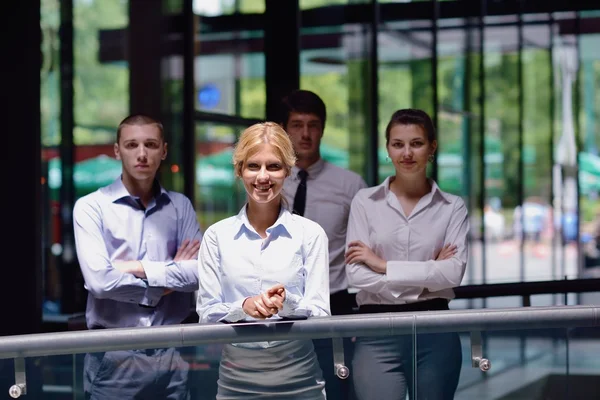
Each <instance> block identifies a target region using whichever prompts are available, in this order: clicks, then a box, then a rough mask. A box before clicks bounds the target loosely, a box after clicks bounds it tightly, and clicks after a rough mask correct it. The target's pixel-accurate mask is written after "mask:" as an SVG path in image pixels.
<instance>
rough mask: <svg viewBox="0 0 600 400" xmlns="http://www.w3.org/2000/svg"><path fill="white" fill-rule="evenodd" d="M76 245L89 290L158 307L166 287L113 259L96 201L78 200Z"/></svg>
mask: <svg viewBox="0 0 600 400" xmlns="http://www.w3.org/2000/svg"><path fill="white" fill-rule="evenodd" d="M73 229H74V232H75V247H76V251H77V258H78V260H79V265H80V267H81V272H82V275H83V278H84V280H85V286H86V289H87V290H88V291H89V292H90V293H91V294H92V295H93V296H94V297H96V298H98V299H111V300H115V301H122V302H127V303H137V304H141V305H145V306H155V305H156V304H157V303H158V301H159V300H160V298H161V297H162V295H163V294H164V293H165V289H164V288H162V287H150V286H149V285H148V283H146V282H145V281H144V280H143V279H140V278H138V277H136V276H134V275H132V274H129V273H124V272H122V271H121V270H119V269H118V268H115V266H114V265H113V263H112V262H111V261H110V258H109V256H108V252H107V251H106V245H105V243H104V237H103V235H102V215H101V212H100V208H99V207H98V206H96V205H94V204H90V203H87V202H82V201H78V202H77V203H76V204H75V207H74V209H73Z"/></svg>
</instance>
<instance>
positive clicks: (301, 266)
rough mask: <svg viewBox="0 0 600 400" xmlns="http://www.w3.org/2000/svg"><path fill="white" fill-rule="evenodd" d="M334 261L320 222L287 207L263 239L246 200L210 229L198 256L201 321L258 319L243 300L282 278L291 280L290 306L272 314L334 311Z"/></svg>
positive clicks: (286, 304)
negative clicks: (331, 271)
mask: <svg viewBox="0 0 600 400" xmlns="http://www.w3.org/2000/svg"><path fill="white" fill-rule="evenodd" d="M328 265H329V256H328V252H327V235H326V234H325V231H323V229H322V228H321V227H320V226H319V225H318V224H316V223H315V222H313V221H310V220H308V219H306V218H303V217H301V216H299V215H293V214H292V213H291V212H290V211H288V210H287V209H286V208H284V207H282V208H281V211H280V213H279V217H278V218H277V221H276V222H275V223H274V224H273V226H271V227H270V228H268V229H267V237H266V238H265V239H263V238H261V237H260V235H259V234H258V233H257V232H256V230H255V229H254V228H253V227H252V225H251V224H250V222H249V221H248V217H247V215H246V206H244V207H243V208H242V210H241V211H240V212H239V214H238V215H236V216H233V217H229V218H226V219H224V220H222V221H219V222H217V223H215V224H214V225H212V226H211V227H210V228H208V230H207V231H206V233H205V234H204V237H203V240H202V244H201V246H200V254H199V257H198V274H199V275H198V278H199V281H200V283H199V291H198V303H197V308H196V309H197V311H198V315H199V316H200V322H201V323H203V322H204V323H206V322H219V321H223V322H238V321H253V320H255V318H253V317H251V316H249V315H247V314H246V313H245V312H244V310H243V309H242V303H243V302H244V300H245V299H246V298H248V297H252V296H256V295H258V294H260V293H263V292H265V291H267V289H269V288H271V287H272V286H274V285H275V284H277V283H282V284H283V285H284V286H285V290H286V292H285V293H286V295H285V301H284V308H283V310H281V311H280V312H279V313H278V314H276V315H274V316H273V317H271V319H281V317H295V316H302V317H311V316H328V315H331V312H330V309H329V275H328Z"/></svg>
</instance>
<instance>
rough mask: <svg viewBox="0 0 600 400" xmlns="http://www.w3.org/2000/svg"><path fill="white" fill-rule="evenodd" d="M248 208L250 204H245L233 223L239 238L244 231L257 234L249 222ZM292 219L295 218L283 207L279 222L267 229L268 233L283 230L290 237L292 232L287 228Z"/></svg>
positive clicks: (278, 218)
mask: <svg viewBox="0 0 600 400" xmlns="http://www.w3.org/2000/svg"><path fill="white" fill-rule="evenodd" d="M247 207H248V203H246V204H244V207H242V209H241V210H240V212H239V213H238V215H237V216H236V218H235V220H234V222H233V223H234V231H235V233H236V236H238V235H239V234H240V233H241V231H242V229H244V230H246V231H248V232H254V233H256V230H255V229H254V227H253V226H252V225H251V224H250V221H249V220H248V214H247V211H246V209H247ZM291 218H293V216H292V213H290V211H289V210H288V209H287V208H285V207H283V206H281V209H280V210H279V216H278V217H277V220H276V221H275V223H274V224H273V225H271V226H270V227H269V228H267V233H271V232H273V231H275V230H282V233H283V232H285V233H287V234H288V235H291V233H290V230H289V229H288V228H287V227H288V226H289V223H290V222H291Z"/></svg>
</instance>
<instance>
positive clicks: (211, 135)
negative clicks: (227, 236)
mask: <svg viewBox="0 0 600 400" xmlns="http://www.w3.org/2000/svg"><path fill="white" fill-rule="evenodd" d="M244 129H245V127H240V126H232V125H224V124H218V123H211V122H197V123H196V194H195V196H196V204H195V209H196V213H197V215H198V221H199V222H200V225H201V227H202V228H203V229H206V228H208V227H209V226H210V225H212V224H213V223H215V222H217V221H220V220H222V219H224V218H227V217H230V216H232V215H235V214H237V213H238V212H239V210H240V208H241V207H242V205H243V204H244V203H245V201H246V191H245V190H244V185H243V184H242V183H241V182H239V180H238V179H237V178H236V177H235V174H234V171H233V161H232V156H233V146H234V144H235V142H236V141H237V138H238V136H239V134H241V132H242V131H243V130H244Z"/></svg>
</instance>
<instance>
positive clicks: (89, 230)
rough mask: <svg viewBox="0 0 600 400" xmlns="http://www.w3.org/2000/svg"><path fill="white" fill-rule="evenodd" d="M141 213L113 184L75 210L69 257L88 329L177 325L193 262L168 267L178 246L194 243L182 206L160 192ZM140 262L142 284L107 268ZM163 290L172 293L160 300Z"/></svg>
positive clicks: (192, 286)
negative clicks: (73, 253) (74, 262)
mask: <svg viewBox="0 0 600 400" xmlns="http://www.w3.org/2000/svg"><path fill="white" fill-rule="evenodd" d="M156 188H157V189H156V191H157V195H156V196H155V198H154V200H152V201H151V203H150V204H149V205H148V207H147V208H146V209H144V207H143V205H142V203H141V202H140V200H139V198H137V197H134V196H131V195H130V194H129V192H128V191H127V189H126V188H125V186H124V185H123V183H122V181H121V178H118V179H117V180H115V181H114V182H113V183H112V184H110V185H108V186H106V187H103V188H101V189H98V190H97V191H95V192H93V193H90V194H88V195H86V196H84V197H82V198H80V199H79V200H77V202H76V203H75V207H74V210H73V225H74V229H75V244H76V249H77V257H78V259H79V264H80V267H81V271H82V273H83V278H84V280H85V288H86V289H87V290H88V299H87V309H86V322H87V326H88V328H90V329H92V328H119V327H136V326H153V325H168V324H179V323H181V322H182V321H183V320H184V319H185V318H186V317H188V315H189V312H190V306H191V304H192V299H191V296H192V293H193V292H194V291H195V290H197V289H198V275H197V261H196V260H188V261H180V262H175V261H173V257H175V254H176V253H177V249H178V247H179V246H180V245H181V243H182V242H183V241H184V240H185V239H190V240H194V239H198V240H200V239H201V238H202V234H201V232H200V227H199V225H198V221H197V218H196V213H195V211H194V208H193V206H192V204H191V202H190V200H189V199H188V198H187V197H185V196H184V195H183V194H181V193H177V192H170V191H166V190H164V189H163V188H162V187H160V185H159V184H158V183H157V186H156ZM131 260H139V261H141V263H142V265H143V268H144V271H145V273H146V278H147V279H140V278H137V277H135V276H134V275H132V274H130V273H123V272H121V271H119V270H118V269H115V268H114V267H113V265H112V263H113V262H115V261H131ZM165 288H168V289H172V290H173V292H172V293H170V294H168V295H165V296H163V293H164V291H165Z"/></svg>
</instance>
